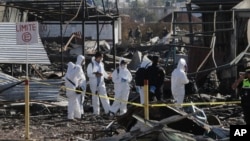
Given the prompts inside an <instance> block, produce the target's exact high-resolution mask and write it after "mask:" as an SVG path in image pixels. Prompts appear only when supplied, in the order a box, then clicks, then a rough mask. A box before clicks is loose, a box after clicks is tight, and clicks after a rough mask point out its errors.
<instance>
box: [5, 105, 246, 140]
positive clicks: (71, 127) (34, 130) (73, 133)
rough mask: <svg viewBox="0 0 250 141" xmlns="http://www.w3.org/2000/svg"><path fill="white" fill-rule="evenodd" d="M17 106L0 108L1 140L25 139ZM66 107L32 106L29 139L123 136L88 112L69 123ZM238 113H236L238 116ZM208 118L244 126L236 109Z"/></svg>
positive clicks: (216, 110)
mask: <svg viewBox="0 0 250 141" xmlns="http://www.w3.org/2000/svg"><path fill="white" fill-rule="evenodd" d="M22 108H24V107H22V106H21V107H20V106H16V107H11V108H4V107H2V109H1V111H0V128H1V130H0V140H1V141H15V140H24V139H25V119H24V113H23V111H22V110H20V109H22ZM66 109H67V107H60V106H55V107H46V108H44V107H43V106H41V105H34V104H33V105H32V106H31V115H30V128H29V129H30V139H31V140H36V141H78V140H79V141H80V140H100V139H102V138H105V137H111V136H116V135H119V134H123V133H126V131H125V128H123V127H121V126H120V125H118V123H117V121H116V120H115V119H109V118H107V117H105V116H99V117H96V116H93V115H92V112H91V111H90V110H89V111H88V109H86V110H85V115H84V117H83V119H81V120H78V121H68V120H67V119H66V116H67V115H66V113H67V112H66V111H67V110H66ZM237 111H239V112H237ZM206 113H207V114H208V115H218V116H217V117H219V119H221V124H222V125H223V126H225V127H229V126H230V124H244V121H243V119H242V114H241V112H240V107H239V106H218V107H217V108H213V109H211V108H210V109H207V111H206Z"/></svg>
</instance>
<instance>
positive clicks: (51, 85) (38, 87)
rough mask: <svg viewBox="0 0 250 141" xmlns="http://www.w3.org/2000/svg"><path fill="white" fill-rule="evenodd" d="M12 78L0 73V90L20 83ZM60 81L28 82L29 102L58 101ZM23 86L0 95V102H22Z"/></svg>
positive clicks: (20, 85) (17, 86) (61, 81)
mask: <svg viewBox="0 0 250 141" xmlns="http://www.w3.org/2000/svg"><path fill="white" fill-rule="evenodd" d="M20 81H21V80H18V79H16V78H14V77H11V76H9V75H7V74H4V73H0V90H1V89H2V90H3V89H4V88H7V87H10V86H12V85H15V84H16V83H18V82H20ZM62 83H63V80H61V79H47V80H30V83H29V87H30V100H39V101H59V100H60V98H59V95H60V93H61V91H60V90H61V85H62ZM24 94H25V84H24V83H21V84H19V85H16V86H14V87H11V88H10V89H7V90H5V91H3V92H1V93H0V101H22V100H24Z"/></svg>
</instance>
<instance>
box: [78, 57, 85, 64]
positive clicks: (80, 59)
mask: <svg viewBox="0 0 250 141" xmlns="http://www.w3.org/2000/svg"><path fill="white" fill-rule="evenodd" d="M84 59H85V57H84V56H83V55H78V56H77V59H76V65H81V63H82V61H83V60H84Z"/></svg>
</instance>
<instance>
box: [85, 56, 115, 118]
mask: <svg viewBox="0 0 250 141" xmlns="http://www.w3.org/2000/svg"><path fill="white" fill-rule="evenodd" d="M102 59H103V54H101V53H100V52H97V53H96V54H95V56H94V57H92V60H91V63H89V64H88V66H87V76H88V77H89V86H90V90H91V93H92V106H93V114H95V115H100V100H101V102H102V106H103V108H104V112H105V114H108V113H109V108H110V103H109V99H108V97H107V92H106V86H105V82H104V78H106V79H110V76H109V75H108V74H107V72H106V71H105V69H104V64H103V62H102ZM99 98H100V99H99Z"/></svg>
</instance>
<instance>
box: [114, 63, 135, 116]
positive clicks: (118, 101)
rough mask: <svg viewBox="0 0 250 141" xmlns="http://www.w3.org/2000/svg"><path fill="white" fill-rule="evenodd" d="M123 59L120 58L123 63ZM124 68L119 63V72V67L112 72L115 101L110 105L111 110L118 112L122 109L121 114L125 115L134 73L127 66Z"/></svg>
mask: <svg viewBox="0 0 250 141" xmlns="http://www.w3.org/2000/svg"><path fill="white" fill-rule="evenodd" d="M121 61H122V59H121V60H120V63H121ZM124 66H125V67H124V68H122V67H121V64H119V73H118V69H115V70H114V71H113V73H112V81H113V82H114V92H115V97H114V98H115V101H114V102H113V104H112V106H111V107H110V111H111V112H113V113H116V112H117V111H118V110H120V115H123V114H125V113H126V112H127V101H128V97H129V91H130V86H129V83H130V82H131V80H132V75H131V73H130V71H129V70H128V69H127V66H126V65H124Z"/></svg>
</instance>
